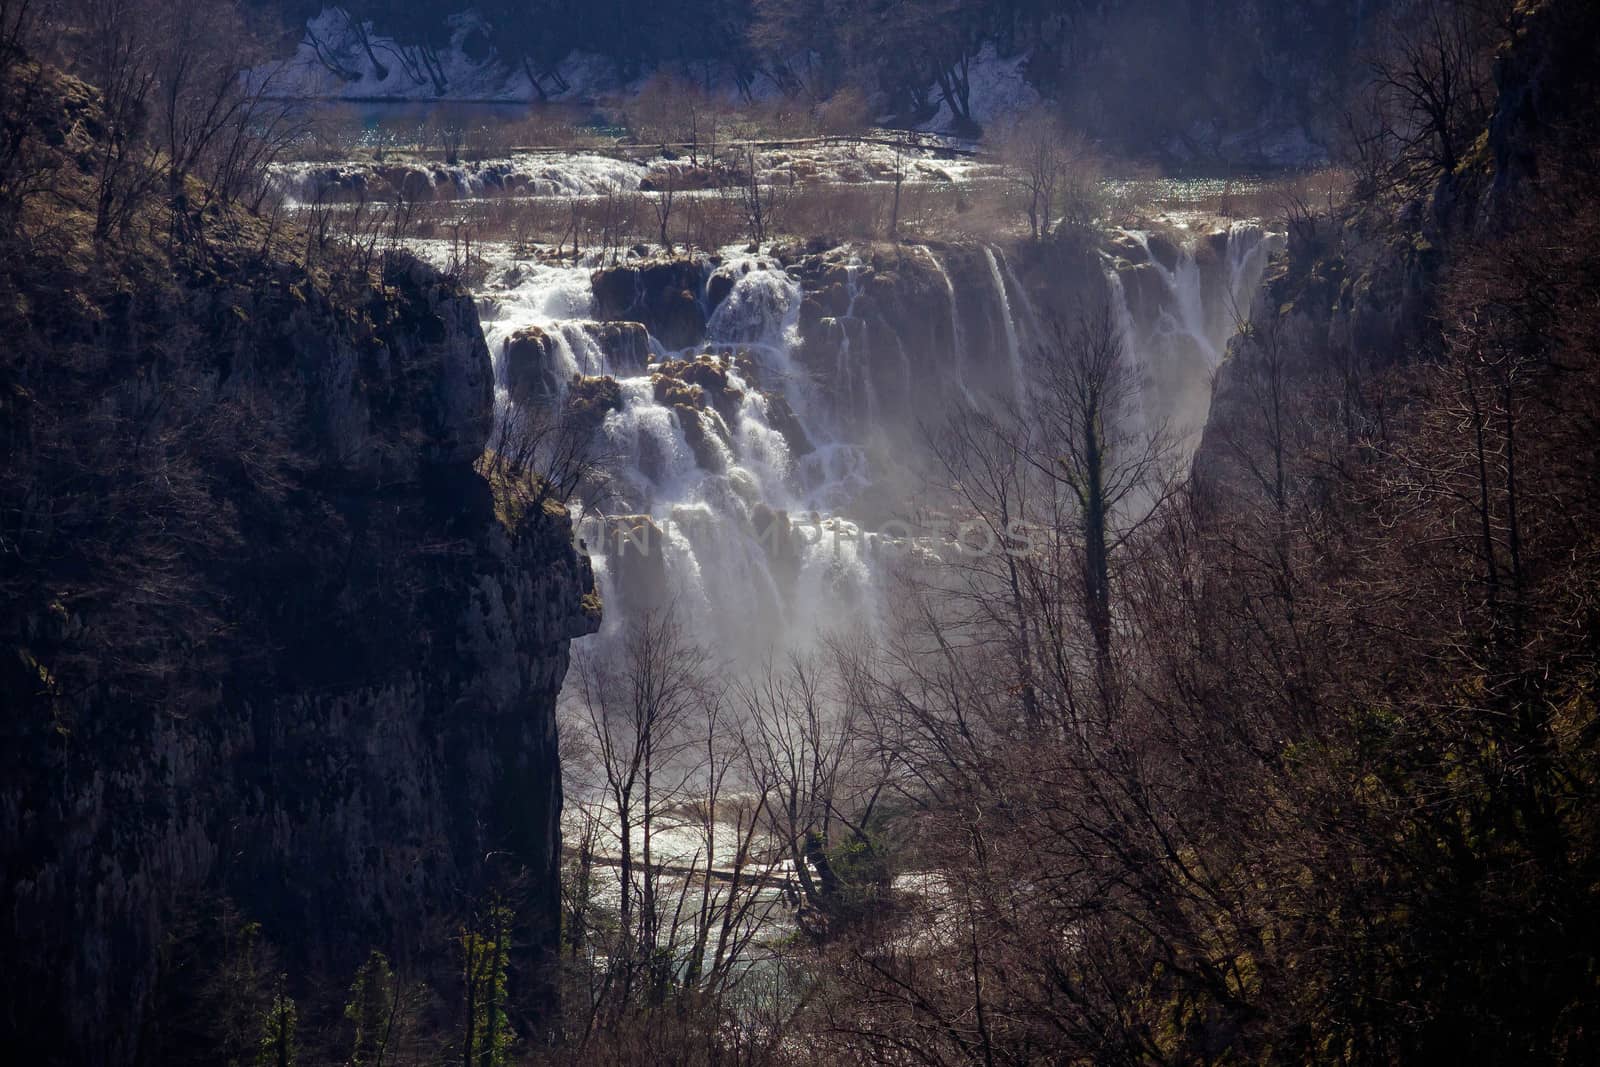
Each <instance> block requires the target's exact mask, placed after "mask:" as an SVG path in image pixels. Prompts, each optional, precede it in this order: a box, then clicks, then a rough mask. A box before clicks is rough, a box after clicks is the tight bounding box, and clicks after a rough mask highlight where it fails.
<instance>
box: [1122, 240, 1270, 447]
mask: <svg viewBox="0 0 1600 1067" xmlns="http://www.w3.org/2000/svg"><path fill="white" fill-rule="evenodd" d="M1117 234H1118V236H1119V238H1120V242H1119V243H1118V244H1117V245H1116V246H1115V247H1116V248H1117V250H1118V252H1120V253H1122V254H1121V255H1119V254H1115V253H1113V252H1107V253H1105V254H1104V261H1105V274H1106V283H1107V285H1108V287H1109V289H1110V291H1111V299H1112V303H1113V310H1114V312H1115V314H1116V317H1117V322H1118V328H1119V330H1120V332H1121V334H1122V340H1123V345H1124V348H1125V350H1126V352H1127V354H1128V358H1129V361H1130V363H1131V364H1132V366H1133V368H1134V373H1135V374H1136V376H1137V377H1138V380H1139V382H1140V388H1139V390H1138V401H1137V407H1138V416H1137V417H1138V418H1139V419H1140V420H1141V421H1142V422H1143V423H1144V424H1145V425H1146V426H1149V427H1151V428H1154V427H1155V426H1158V425H1165V426H1166V427H1167V428H1168V429H1169V430H1171V431H1172V432H1174V433H1175V434H1176V435H1177V436H1178V437H1179V439H1180V440H1181V441H1186V442H1188V443H1193V441H1194V437H1195V435H1196V434H1198V432H1199V429H1200V427H1201V426H1202V425H1203V424H1204V422H1205V417H1206V413H1207V411H1208V410H1209V408H1210V397H1211V394H1210V389H1211V376H1212V374H1213V373H1215V371H1216V369H1217V367H1218V365H1219V364H1221V362H1222V359H1223V356H1224V354H1225V353H1226V351H1227V347H1228V342H1229V341H1230V340H1231V339H1232V337H1233V336H1234V334H1236V333H1237V332H1238V328H1239V323H1240V322H1242V321H1243V320H1244V319H1245V318H1246V317H1247V316H1248V315H1249V311H1250V302H1251V301H1252V299H1253V298H1254V294H1255V291H1256V289H1257V288H1258V287H1259V286H1260V284H1261V277H1262V274H1263V272H1264V271H1265V269H1266V264H1267V261H1268V259H1269V258H1270V257H1271V255H1272V253H1273V252H1274V251H1276V250H1277V249H1279V248H1281V247H1282V243H1283V237H1282V235H1281V234H1273V233H1268V232H1267V231H1265V230H1263V229H1262V228H1261V227H1260V226H1259V225H1256V224H1254V223H1245V222H1236V223H1233V224H1232V225H1231V226H1230V227H1229V228H1228V229H1227V230H1226V231H1218V232H1216V233H1212V234H1208V235H1204V236H1196V237H1190V238H1189V239H1188V240H1185V241H1183V242H1181V243H1179V242H1174V241H1172V240H1170V239H1167V238H1165V237H1163V238H1162V241H1163V242H1164V243H1163V245H1162V247H1161V248H1160V249H1159V250H1158V249H1157V248H1155V247H1154V243H1155V236H1156V235H1155V234H1153V233H1151V232H1149V231H1144V230H1119V231H1117ZM1219 245H1221V246H1222V250H1221V253H1220V255H1219V254H1218V246H1219ZM1164 259H1166V260H1169V261H1170V262H1163V260H1164Z"/></svg>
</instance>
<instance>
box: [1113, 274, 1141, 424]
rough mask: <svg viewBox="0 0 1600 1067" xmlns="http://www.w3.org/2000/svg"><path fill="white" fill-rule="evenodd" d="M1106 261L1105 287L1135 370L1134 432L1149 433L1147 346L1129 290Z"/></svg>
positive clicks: (1121, 336)
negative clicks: (1141, 338) (1137, 327)
mask: <svg viewBox="0 0 1600 1067" xmlns="http://www.w3.org/2000/svg"><path fill="white" fill-rule="evenodd" d="M1105 259H1106V264H1107V265H1106V285H1107V286H1109V287H1110V289H1111V311H1112V314H1114V315H1115V316H1116V319H1117V337H1118V338H1120V340H1121V342H1122V352H1123V355H1124V356H1126V357H1127V360H1128V364H1129V366H1130V367H1132V369H1133V381H1134V389H1133V413H1132V416H1133V419H1134V424H1135V427H1134V428H1135V432H1137V433H1147V432H1148V431H1149V430H1150V429H1151V426H1150V419H1149V416H1148V415H1147V414H1146V412H1145V401H1144V395H1145V391H1146V390H1147V389H1148V388H1149V370H1148V368H1147V367H1146V366H1145V355H1144V346H1143V345H1141V344H1140V343H1139V338H1138V333H1137V332H1136V331H1135V329H1134V325H1133V313H1132V311H1131V310H1130V309H1129V307H1128V291H1127V290H1126V289H1125V288H1123V285H1122V275H1120V274H1118V273H1117V271H1116V267H1115V266H1114V265H1113V263H1112V260H1111V257H1109V256H1107V257H1105Z"/></svg>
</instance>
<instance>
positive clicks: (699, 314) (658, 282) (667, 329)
mask: <svg viewBox="0 0 1600 1067" xmlns="http://www.w3.org/2000/svg"><path fill="white" fill-rule="evenodd" d="M712 267H713V264H711V263H710V262H709V261H707V260H702V259H681V258H680V259H669V258H659V259H646V260H640V261H636V262H629V263H624V264H621V265H619V266H615V267H605V268H602V269H600V270H597V271H595V272H594V275H593V279H592V281H593V286H594V308H595V314H596V315H597V316H598V317H599V318H601V319H603V320H607V321H618V320H624V321H633V322H639V323H643V324H644V326H645V328H646V329H648V330H649V331H650V335H651V336H652V337H654V338H656V340H658V341H660V342H661V343H662V345H664V346H665V347H667V348H669V349H674V350H676V349H682V348H688V347H689V346H690V345H695V344H699V343H700V342H701V341H703V340H704V339H705V335H706V318H707V316H708V315H709V314H710V312H711V311H712V310H714V309H713V308H708V307H706V306H705V305H703V304H702V303H701V294H702V293H703V292H704V290H705V287H706V278H707V276H708V275H709V274H710V272H711V269H712Z"/></svg>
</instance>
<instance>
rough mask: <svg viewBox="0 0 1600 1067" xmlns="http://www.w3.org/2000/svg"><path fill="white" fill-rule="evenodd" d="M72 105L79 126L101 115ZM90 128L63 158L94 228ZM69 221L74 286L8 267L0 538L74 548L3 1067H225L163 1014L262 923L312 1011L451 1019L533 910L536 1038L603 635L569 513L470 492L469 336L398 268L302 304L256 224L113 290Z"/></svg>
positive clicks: (329, 285)
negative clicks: (323, 999) (412, 1002)
mask: <svg viewBox="0 0 1600 1067" xmlns="http://www.w3.org/2000/svg"><path fill="white" fill-rule="evenodd" d="M63 85H64V86H65V88H64V89H62V90H61V92H62V96H63V99H64V101H68V102H67V103H63V105H62V106H63V107H68V108H70V107H72V106H77V105H72V104H70V101H71V100H72V99H76V98H78V97H87V95H88V94H85V93H73V92H69V90H72V89H73V86H74V85H76V83H71V82H70V80H66V81H64V82H63ZM80 103H81V101H80ZM95 106H96V105H93V104H92V103H90V104H83V105H82V106H81V108H80V110H82V111H83V112H84V115H83V116H82V119H83V120H82V121H75V122H73V123H71V124H70V127H69V128H70V132H68V133H67V134H65V135H64V136H63V137H62V138H60V139H59V140H58V141H55V142H51V143H52V144H55V145H58V146H59V147H57V148H52V149H51V150H55V151H60V152H61V153H62V154H63V156H64V157H65V159H66V165H65V166H63V167H62V168H61V169H60V170H59V171H58V175H59V178H58V182H59V184H60V185H61V186H62V189H63V193H64V194H66V199H67V201H68V202H69V203H70V202H73V201H74V197H75V196H76V194H77V193H79V192H81V190H78V189H75V188H73V187H72V184H71V183H72V182H73V181H75V180H78V178H77V176H78V175H79V174H84V173H87V172H85V171H82V170H80V169H78V168H77V166H76V163H75V162H74V161H75V160H76V159H77V158H79V155H80V154H81V156H82V158H87V159H93V158H95V151H96V146H95V145H94V144H93V143H92V141H90V140H89V139H90V138H91V137H92V136H93V131H94V130H95V129H97V128H103V127H97V125H96V123H94V122H92V121H89V120H90V119H92V118H93V115H94V107H95ZM58 110H59V109H58ZM41 150H43V149H41ZM83 180H84V181H87V180H88V179H83ZM85 200H86V201H87V202H90V203H92V197H87V198H80V200H79V202H83V201H85ZM152 210H163V209H161V208H153V209H152ZM52 211H53V212H54V214H53V215H52V216H51V218H50V220H49V222H50V227H49V230H48V232H49V234H50V235H51V236H50V240H52V241H61V242H66V243H67V244H66V247H67V249H68V252H69V254H66V255H58V256H56V257H53V258H52V259H50V260H46V259H43V258H37V257H36V258H33V259H30V260H24V259H20V258H18V257H9V258H5V259H4V260H3V261H0V291H3V292H5V293H6V294H8V295H7V299H6V300H5V301H4V302H3V306H0V330H3V331H4V334H5V336H6V337H7V343H6V345H5V346H4V350H3V354H0V396H3V397H4V400H3V401H0V403H3V405H4V407H5V410H6V416H5V421H6V424H7V427H8V434H9V435H10V439H11V440H12V441H13V442H17V443H23V444H24V445H25V447H23V448H22V449H20V450H11V451H8V452H7V453H6V455H5V456H4V458H3V460H0V512H3V513H4V514H6V515H8V516H14V515H17V514H19V512H18V511H17V510H16V509H17V508H18V506H19V505H20V504H21V503H23V502H25V501H32V502H33V503H32V504H30V505H29V506H30V507H34V508H39V509H42V511H40V512H39V513H40V514H48V515H50V516H51V521H50V522H48V523H37V522H28V523H24V524H22V525H20V526H17V525H14V524H8V527H7V528H8V530H14V531H16V532H17V534H18V536H19V539H18V540H16V541H12V542H10V543H9V545H10V548H12V549H14V550H15V552H17V553H18V554H19V556H20V558H25V559H27V560H29V561H30V564H29V566H28V567H27V568H25V569H23V570H21V571H18V570H15V569H10V568H9V565H8V569H6V571H5V573H4V583H5V584H4V596H3V597H0V602H3V604H4V607H3V609H0V652H3V655H0V691H3V692H5V694H6V702H7V709H6V715H5V716H4V725H3V727H0V730H3V736H4V741H3V744H0V869H3V871H4V881H3V886H0V958H3V959H4V960H5V964H4V966H3V967H0V1003H4V1004H5V1006H6V1011H5V1014H4V1017H3V1021H0V1039H3V1041H4V1044H5V1046H6V1048H7V1051H8V1053H9V1054H10V1055H12V1056H13V1057H15V1058H18V1059H19V1060H20V1061H26V1062H30V1063H54V1062H80V1063H105V1064H116V1063H128V1062H134V1061H135V1060H138V1061H142V1062H167V1061H168V1060H169V1059H170V1054H171V1053H173V1052H175V1051H177V1049H176V1048H175V1047H169V1046H168V1045H167V1044H165V1043H166V1042H169V1041H173V1042H178V1041H181V1042H184V1043H185V1044H184V1048H183V1049H182V1051H183V1053H184V1055H186V1056H189V1057H191V1058H192V1059H196V1060H204V1059H205V1058H206V1057H207V1056H208V1055H209V1052H208V1048H207V1047H206V1046H204V1045H203V1042H204V1041H205V1040H207V1037H206V1036H205V1035H204V1034H202V1033H201V1032H198V1031H196V1032H190V1031H186V1030H184V1028H183V1026H184V1025H185V1024H182V1023H179V1022H177V1021H176V1020H175V1019H174V1018H172V1017H162V1018H161V1019H159V1020H157V1019H156V1018H155V1014H156V1013H155V1011H154V1006H155V1005H157V1004H158V1003H160V1002H162V1001H163V998H172V999H175V1000H178V1001H182V1000H185V999H188V1000H191V1001H192V998H193V996H194V995H196V994H195V990H196V989H201V988H204V984H205V983H207V982H212V981H215V980H218V979H217V976H218V975H220V974H221V973H222V968H225V967H226V966H227V965H228V963H229V961H228V960H227V959H225V958H221V957H219V956H217V955H215V954H212V953H211V952H210V951H209V949H207V948H206V947H205V946H204V945H202V944H200V943H198V942H194V941H193V940H192V939H193V938H194V937H195V936H196V935H195V933H194V931H195V929H196V927H195V925H194V924H193V923H190V922H188V921H187V919H186V917H188V916H193V915H195V914H206V915H215V914H220V913H227V914H235V915H237V916H239V917H240V919H239V921H240V922H241V923H246V922H247V923H255V924H259V926H258V927H257V929H258V930H259V935H258V941H257V942H256V943H257V944H258V945H259V949H260V953H261V956H260V959H261V960H262V961H263V962H265V961H268V960H270V961H272V962H271V964H270V966H271V967H272V968H273V969H274V970H275V971H281V972H282V973H283V974H284V975H286V980H287V992H289V993H290V994H291V995H294V996H296V997H297V998H300V999H301V1001H302V1003H303V1004H306V1005H308V1007H309V1006H312V1005H315V1004H317V1001H316V998H317V997H318V996H322V995H325V994H323V993H321V992H319V991H324V990H342V989H346V988H348V986H349V982H350V978H351V975H352V974H353V973H354V971H355V969H356V967H357V966H358V965H359V964H360V963H361V962H362V961H363V960H364V959H365V958H366V956H367V954H368V953H369V951H371V950H373V949H380V950H382V951H383V952H385V953H386V954H387V955H388V956H389V957H390V958H391V959H393V960H396V961H404V965H405V967H406V968H407V971H408V973H409V974H411V975H412V976H414V977H415V978H416V979H417V980H420V981H424V982H429V983H433V984H435V985H436V986H437V987H438V988H440V989H444V988H446V987H447V985H448V983H449V982H451V981H452V980H453V975H454V973H455V969H456V960H455V957H456V949H455V948H454V947H453V946H452V943H451V941H450V938H451V937H452V935H453V934H454V933H455V932H456V931H458V930H459V928H460V925H461V924H462V923H463V922H470V921H472V915H471V912H472V909H473V908H474V907H475V906H476V905H477V904H479V903H481V902H482V901H484V900H486V899H487V895H488V894H489V893H490V892H491V891H496V890H507V891H509V889H510V888H511V887H513V886H514V887H515V890H516V892H515V894H514V895H513V896H512V897H511V898H510V899H513V900H514V906H515V915H516V918H515V923H516V927H517V929H516V933H515V938H514V939H515V942H516V945H517V948H516V950H515V952H514V954H513V960H512V967H513V971H514V977H513V984H514V986H515V988H514V990H513V992H512V998H513V1013H514V1015H515V1016H516V1017H517V1018H519V1019H520V1020H522V1022H523V1024H531V1023H532V1022H533V1021H534V1020H536V1019H537V1018H538V1016H539V1013H540V1012H541V1011H543V1010H547V1008H548V998H549V995H550V991H551V989H552V986H551V984H550V982H549V978H548V975H547V974H546V973H545V972H544V968H545V967H546V965H547V963H548V961H549V958H550V954H551V952H552V951H553V948H554V945H555V941H556V938H557V934H558V929H557V927H558V920H557V916H558V914H559V909H558V886H557V864H558V861H559V833H558V815H559V810H560V806H561V785H560V775H559V764H558V756H557V749H556V735H555V716H554V706H555V698H556V694H557V691H558V689H559V687H560V685H561V682H562V678H563V675H564V674H565V671H566V666H567V656H568V644H569V642H570V641H571V639H572V638H574V637H577V636H579V635H580V634H584V633H589V632H592V631H593V629H594V628H595V626H596V625H597V620H596V618H595V610H596V605H597V601H596V600H595V598H594V597H593V595H592V580H591V576H590V574H589V570H588V566H587V563H586V561H585V559H584V558H583V557H582V556H580V555H579V554H578V552H577V551H576V550H575V548H574V545H573V539H572V536H571V531H570V523H569V521H568V519H567V517H566V514H565V513H564V512H563V511H561V510H559V509H534V513H532V514H529V515H526V516H524V517H522V518H521V520H520V521H518V522H517V523H516V524H515V525H514V526H508V525H507V524H506V523H505V521H503V520H502V519H501V518H500V517H499V516H498V515H497V510H496V506H495V501H494V500H493V498H492V494H491V489H490V486H489V485H488V483H487V482H486V481H485V480H484V478H482V477H481V476H480V475H479V474H478V473H477V471H476V469H475V467H474V463H475V461H476V460H477V459H478V458H479V457H480V456H481V454H482V452H483V449H484V446H485V442H486V440H487V438H488V436H489V433H490V429H491V425H492V420H493V391H492V382H493V378H492V372H491V367H490V358H489V353H488V351H487V348H486V346H485V344H484V341H483V336H482V332H481V330H480V329H479V327H478V324H477V317H476V311H475V308H474V305H473V301H472V299H471V298H470V297H469V296H468V295H466V294H465V292H463V291H462V290H461V289H459V288H458V287H457V286H455V285H454V284H452V283H450V282H447V281H445V280H444V279H442V278H441V277H440V276H439V275H438V274H437V273H436V272H435V271H433V270H432V269H431V268H429V267H427V266H425V265H423V264H422V263H420V262H418V261H415V260H411V259H409V258H408V257H404V256H394V257H390V259H389V260H388V263H387V265H386V267H385V269H384V272H383V275H382V277H372V278H368V277H366V276H365V275H364V274H362V273H361V272H360V271H359V270H354V269H349V270H344V269H342V270H338V271H329V272H328V273H322V272H321V271H312V272H308V271H307V270H306V269H305V268H304V267H302V266H299V265H296V264H293V263H287V262H283V261H281V260H278V259H275V258H273V257H272V256H270V255H265V254H263V252H262V249H263V248H265V247H267V246H268V242H267V241H265V240H264V239H263V238H264V233H265V228H264V224H262V223H260V222H259V221H258V220H255V219H253V218H251V217H249V216H247V215H244V214H243V213H233V212H229V211H214V212H211V213H209V215H208V218H207V219H206V220H205V226H206V228H207V230H206V240H205V241H204V242H203V243H200V242H196V243H194V244H192V245H188V246H182V247H180V248H179V250H177V251H171V250H170V246H167V247H162V246H157V247H148V248H144V249H143V250H141V251H139V252H138V253H133V252H125V251H124V250H123V248H122V246H120V245H117V244H106V245H102V246H100V247H98V248H96V249H95V254H94V255H88V254H83V252H82V250H83V249H87V248H88V247H89V245H88V242H87V240H85V241H84V242H83V243H82V244H81V245H74V244H72V243H71V242H73V241H74V240H76V236H75V235H78V234H86V233H87V232H88V229H87V228H88V227H90V226H92V221H93V218H92V215H91V216H89V217H88V218H87V219H86V218H84V217H83V216H80V215H74V214H72V213H71V210H70V209H52ZM161 218H162V219H163V220H164V218H165V216H164V215H163V216H161ZM150 222H151V220H148V219H140V220H139V221H138V222H137V224H136V225H137V229H138V231H139V232H141V233H142V232H165V230H166V223H165V221H162V222H160V224H159V225H151V224H150ZM19 231H20V232H26V233H36V232H44V231H43V230H42V229H41V228H39V227H36V226H34V225H33V220H31V219H30V218H29V217H28V216H27V215H26V214H24V215H23V217H22V220H21V223H20V225H19ZM18 239H19V240H20V238H18ZM38 353H48V354H49V358H47V359H43V360H41V359H37V358H33V355H30V354H35V355H36V354H38ZM8 523H9V520H8ZM273 978H274V975H272V974H266V975H264V976H263V977H262V980H263V981H271V980H273ZM230 980H236V981H242V980H239V979H238V977H237V975H234V976H232V977H231V978H230ZM186 983H187V984H186ZM235 992H236V993H238V994H239V995H240V996H244V995H246V994H247V993H249V992H251V990H246V989H245V988H244V987H243V986H242V985H241V986H239V987H238V988H237V989H233V988H230V994H231V993H235ZM326 995H329V996H337V994H326ZM158 1022H159V1023H160V1024H161V1025H157V1023H158ZM205 1022H206V1023H207V1024H212V1023H215V1024H216V1025H222V1024H221V1023H220V1022H218V1021H217V1020H205ZM197 1042H201V1044H197ZM211 1051H215V1050H211ZM221 1058H222V1057H221V1053H220V1052H218V1054H217V1056H216V1060H215V1061H217V1062H220V1060H221Z"/></svg>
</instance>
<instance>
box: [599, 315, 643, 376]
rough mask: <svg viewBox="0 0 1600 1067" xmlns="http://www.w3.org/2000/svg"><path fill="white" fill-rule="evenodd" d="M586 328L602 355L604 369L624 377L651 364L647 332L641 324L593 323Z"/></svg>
mask: <svg viewBox="0 0 1600 1067" xmlns="http://www.w3.org/2000/svg"><path fill="white" fill-rule="evenodd" d="M585 329H586V330H587V331H588V334H589V336H590V337H592V338H593V339H594V343H595V344H597V345H599V346H600V351H601V352H602V353H604V354H605V358H606V366H608V367H610V368H611V369H612V370H613V371H616V372H617V373H619V374H622V375H623V376H624V377H626V376H628V375H629V374H632V373H638V372H641V371H643V370H644V368H645V365H646V364H648V363H649V362H650V332H649V331H648V330H647V329H645V325H644V323H642V322H595V323H590V324H588V325H587V326H586V327H585Z"/></svg>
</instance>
